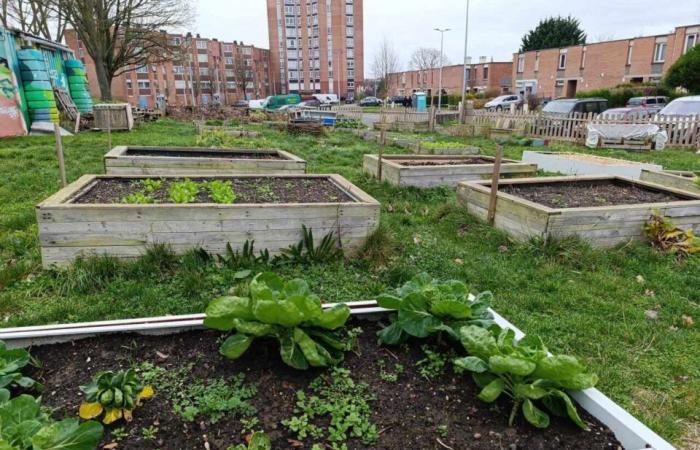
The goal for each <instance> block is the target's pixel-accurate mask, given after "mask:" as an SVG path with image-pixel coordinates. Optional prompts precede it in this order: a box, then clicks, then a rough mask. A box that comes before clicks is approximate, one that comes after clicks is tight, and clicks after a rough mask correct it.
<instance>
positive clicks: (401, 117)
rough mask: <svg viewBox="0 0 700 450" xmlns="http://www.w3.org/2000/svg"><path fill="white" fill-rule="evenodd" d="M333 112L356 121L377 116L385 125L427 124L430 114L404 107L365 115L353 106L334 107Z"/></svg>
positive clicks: (388, 108)
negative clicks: (371, 115) (369, 115)
mask: <svg viewBox="0 0 700 450" xmlns="http://www.w3.org/2000/svg"><path fill="white" fill-rule="evenodd" d="M333 111H335V112H337V113H339V114H343V115H344V116H346V117H353V118H356V119H360V118H362V115H363V114H378V115H379V116H380V117H381V119H380V120H379V122H381V121H382V119H385V121H386V123H394V122H411V123H420V122H426V123H427V122H429V121H430V112H429V111H417V110H416V109H415V108H404V107H395V108H392V107H381V108H380V109H379V111H378V112H372V113H367V112H365V111H363V109H362V108H361V107H359V106H355V105H339V106H334V107H333Z"/></svg>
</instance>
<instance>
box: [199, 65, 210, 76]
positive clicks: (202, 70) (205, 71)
mask: <svg viewBox="0 0 700 450" xmlns="http://www.w3.org/2000/svg"><path fill="white" fill-rule="evenodd" d="M199 75H200V76H202V77H208V76H209V68H207V67H200V68H199Z"/></svg>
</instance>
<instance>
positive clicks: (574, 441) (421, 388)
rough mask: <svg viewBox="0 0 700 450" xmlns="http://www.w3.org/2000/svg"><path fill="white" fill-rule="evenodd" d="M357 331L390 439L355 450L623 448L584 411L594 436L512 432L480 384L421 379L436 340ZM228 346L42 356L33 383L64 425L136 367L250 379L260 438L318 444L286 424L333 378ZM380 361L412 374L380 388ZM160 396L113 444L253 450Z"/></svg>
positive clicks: (565, 427) (81, 349)
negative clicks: (86, 389) (94, 391)
mask: <svg viewBox="0 0 700 450" xmlns="http://www.w3.org/2000/svg"><path fill="white" fill-rule="evenodd" d="M382 325H386V323H384V324H382ZM351 326H353V327H355V326H361V327H362V328H363V330H364V333H363V334H362V335H361V336H360V338H359V347H358V348H359V351H360V353H361V354H359V355H358V354H355V353H353V352H350V353H348V354H347V355H346V360H345V362H344V363H343V366H344V367H345V368H347V369H348V370H350V371H351V373H352V377H353V379H354V380H355V381H356V382H365V383H368V384H369V386H370V387H371V392H372V393H373V394H374V395H375V396H376V400H374V401H372V402H371V408H372V421H373V423H375V424H376V426H377V429H378V430H380V437H379V441H378V442H377V443H375V444H373V445H371V446H367V445H364V444H362V443H361V442H360V441H358V440H351V441H350V442H349V443H348V448H349V449H370V448H371V449H373V450H404V449H406V448H413V449H421V450H423V449H435V450H443V449H444V448H452V449H476V450H483V449H557V450H561V449H581V450H584V449H585V450H596V449H619V448H621V446H620V444H619V443H618V441H617V440H616V439H615V437H614V435H613V434H612V432H611V431H609V430H608V429H606V428H605V427H604V426H602V425H601V424H600V423H598V422H597V421H596V420H595V419H593V418H592V417H591V416H590V415H588V414H587V413H585V412H584V411H582V410H581V411H580V413H581V414H582V418H583V419H584V420H585V421H586V422H588V423H589V424H590V430H589V431H582V430H580V429H579V428H577V427H576V426H575V425H573V424H571V423H570V422H568V421H567V420H564V419H559V418H556V417H552V424H551V426H550V428H548V429H546V430H539V429H535V428H533V427H531V426H529V425H527V424H526V423H524V419H522V417H519V418H518V420H517V421H516V424H515V426H514V427H512V428H509V427H508V426H507V420H508V419H507V416H508V412H509V411H510V405H509V403H508V401H507V400H506V399H505V398H504V399H502V401H498V402H496V404H494V405H487V404H485V403H482V402H480V401H479V400H478V399H477V398H476V395H477V393H478V390H477V388H476V385H475V384H474V383H473V382H472V381H471V377H469V376H466V375H457V374H455V373H454V372H453V370H452V369H451V368H448V369H447V370H445V371H444V373H443V374H442V375H441V376H439V377H437V378H434V379H430V380H429V379H426V378H424V377H423V376H421V375H420V373H419V372H418V370H417V369H416V363H417V362H418V361H419V360H421V359H423V358H424V354H423V351H422V350H421V349H420V347H421V345H422V344H424V343H429V344H430V345H431V346H432V347H433V348H436V349H439V350H441V351H447V350H449V347H448V346H446V345H445V344H442V343H440V342H438V341H436V340H427V341H420V342H417V341H413V342H409V344H407V345H406V346H404V347H399V348H390V349H386V348H378V347H377V338H376V335H375V333H376V331H377V330H378V329H380V328H381V326H380V324H377V323H374V322H368V321H355V323H352V324H351ZM219 338H220V334H219V333H215V332H211V331H192V332H187V333H183V334H178V335H173V336H148V337H146V336H139V335H121V336H106V337H99V338H94V339H87V340H82V341H78V342H75V343H68V344H58V345H52V346H43V347H38V348H34V349H32V353H33V355H34V356H36V357H37V358H38V359H39V360H40V361H41V362H42V363H43V366H42V369H35V373H33V374H31V375H33V376H34V377H35V378H36V379H38V380H39V381H40V382H42V383H44V385H45V391H44V403H45V404H46V405H47V406H49V407H52V408H56V410H55V412H54V414H55V416H56V417H57V418H59V417H61V416H73V415H77V411H78V407H79V405H80V403H81V401H82V398H81V394H80V391H79V386H80V385H81V384H86V383H87V382H88V381H89V380H90V379H91V377H93V376H94V375H95V374H96V373H97V372H99V371H104V370H121V369H126V368H128V367H130V365H131V364H138V363H141V362H145V361H148V362H151V363H153V364H155V365H157V366H159V367H162V368H164V369H166V370H168V371H176V370H178V369H179V368H181V367H186V366H187V365H188V364H193V368H192V372H191V374H190V376H191V377H192V378H193V379H197V380H200V381H206V380H212V379H218V378H222V377H223V378H228V377H233V376H234V375H236V374H238V373H241V372H242V373H244V374H245V376H246V382H255V383H257V386H258V394H257V396H256V397H254V398H253V399H252V400H251V401H252V402H253V404H254V406H255V407H256V408H257V415H258V418H259V420H260V424H259V428H264V430H265V431H266V432H267V433H268V434H269V435H270V437H271V439H272V441H273V448H274V449H292V448H303V449H310V448H311V445H312V444H313V442H312V440H310V439H307V440H306V441H304V442H303V443H299V442H298V441H296V442H295V438H296V436H295V435H293V434H292V433H290V432H288V431H287V430H286V429H285V428H284V427H283V425H282V424H281V422H282V420H284V419H287V418H289V417H290V416H291V415H292V414H293V410H294V406H295V401H296V397H295V393H296V392H297V391H298V390H305V391H306V392H308V389H307V387H308V384H309V383H310V382H311V381H312V380H313V379H315V378H316V377H318V376H319V375H321V374H323V373H324V371H322V370H319V369H313V370H308V371H296V370H293V369H291V368H289V367H288V366H286V365H284V364H283V363H282V362H281V360H280V358H279V347H278V345H277V344H276V342H274V341H268V340H257V341H255V343H254V344H253V345H252V346H251V348H250V349H249V350H248V351H247V352H246V354H245V355H244V356H243V357H242V358H240V359H239V360H237V361H230V360H227V359H225V358H223V357H221V356H220V355H219V353H218V345H219V341H220V339H219ZM380 360H383V361H384V363H385V365H386V368H387V370H390V371H391V370H393V368H394V365H395V364H396V363H399V364H403V365H404V367H405V372H404V373H403V374H401V375H400V376H399V379H398V381H397V382H389V381H383V380H382V379H381V378H380V376H379V374H380V367H379V361H380ZM154 388H155V390H156V395H155V397H154V398H153V399H151V400H148V401H146V402H145V403H144V405H143V406H141V407H140V408H138V409H136V410H135V412H134V420H133V422H132V423H130V424H124V423H123V422H118V423H116V424H113V425H111V426H108V427H106V433H105V437H104V441H103V444H108V443H110V442H112V441H113V437H112V434H111V433H112V430H114V429H115V428H119V427H124V429H125V430H126V431H127V432H129V431H130V432H131V435H130V436H128V437H126V438H123V439H122V440H120V441H119V443H118V448H119V449H139V450H141V449H143V450H145V449H149V450H150V449H154V448H158V449H162V450H171V449H172V450H183V449H203V448H210V449H211V450H224V449H226V448H227V447H228V446H229V445H234V444H237V443H241V442H242V441H243V439H244V437H243V434H242V426H241V424H240V423H239V421H238V420H237V419H234V418H231V417H224V418H223V419H222V420H221V421H219V422H218V423H216V424H211V423H210V422H209V421H208V420H207V418H206V417H198V418H197V419H196V420H195V422H192V423H190V422H184V421H182V420H181V419H180V418H179V416H176V415H174V414H173V412H172V408H171V404H170V402H169V400H168V398H166V397H167V396H166V395H165V394H164V393H160V394H159V392H158V386H157V385H156V386H154ZM154 424H156V426H157V427H158V433H157V436H156V440H155V442H149V441H145V440H144V439H143V437H142V433H141V430H142V429H143V428H145V427H149V426H152V425H154ZM316 425H319V426H323V427H325V426H327V423H326V424H324V423H322V421H318V422H316ZM441 430H442V431H441ZM438 439H439V440H440V441H441V442H442V444H444V445H441V444H440V443H439V442H438ZM205 444H207V445H208V446H206V447H205ZM446 446H447V447H446ZM326 448H327V449H328V448H329V447H326Z"/></svg>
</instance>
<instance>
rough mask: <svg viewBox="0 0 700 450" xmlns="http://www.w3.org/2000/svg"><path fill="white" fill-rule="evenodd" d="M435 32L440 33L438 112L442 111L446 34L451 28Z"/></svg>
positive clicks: (439, 29)
mask: <svg viewBox="0 0 700 450" xmlns="http://www.w3.org/2000/svg"><path fill="white" fill-rule="evenodd" d="M435 31H437V32H438V33H440V81H439V83H438V84H439V88H438V112H439V111H441V110H442V68H443V66H444V65H445V64H444V62H445V61H444V56H443V51H444V49H445V33H447V32H448V31H450V29H449V28H435Z"/></svg>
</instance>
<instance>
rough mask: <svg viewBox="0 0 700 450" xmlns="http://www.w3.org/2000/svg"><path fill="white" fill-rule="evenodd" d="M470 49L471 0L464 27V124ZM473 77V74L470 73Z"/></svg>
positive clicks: (462, 117) (462, 114)
mask: <svg viewBox="0 0 700 450" xmlns="http://www.w3.org/2000/svg"><path fill="white" fill-rule="evenodd" d="M468 47H469V0H467V24H466V26H465V27H464V74H463V77H464V79H463V80H462V111H461V119H462V122H464V121H465V119H466V115H465V110H466V107H467V83H468V80H467V62H468V61H469V56H468V53H467V51H468ZM470 75H471V73H470Z"/></svg>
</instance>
